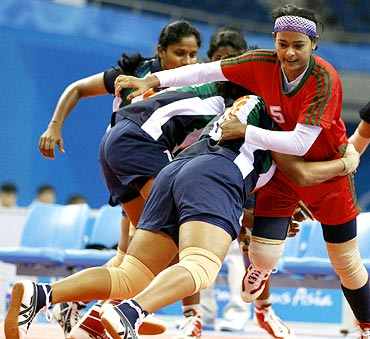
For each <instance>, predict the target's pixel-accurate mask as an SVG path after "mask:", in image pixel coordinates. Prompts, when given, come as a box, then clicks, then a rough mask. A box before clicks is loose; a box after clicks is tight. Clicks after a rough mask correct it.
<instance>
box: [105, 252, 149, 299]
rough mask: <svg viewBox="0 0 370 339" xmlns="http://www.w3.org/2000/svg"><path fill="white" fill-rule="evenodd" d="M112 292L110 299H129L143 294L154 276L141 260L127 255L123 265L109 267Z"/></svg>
mask: <svg viewBox="0 0 370 339" xmlns="http://www.w3.org/2000/svg"><path fill="white" fill-rule="evenodd" d="M108 270H109V274H110V277H111V283H112V286H111V291H110V295H109V299H120V300H122V299H127V298H131V297H133V296H135V295H136V294H138V293H139V292H141V291H142V290H143V289H144V288H145V287H147V286H148V285H149V283H150V282H151V281H152V280H153V278H154V274H153V273H152V272H151V271H150V269H149V268H148V267H146V266H145V265H144V264H143V263H142V262H141V261H140V260H138V259H136V258H135V257H133V256H131V255H128V254H126V255H125V256H124V258H123V261H122V264H121V265H120V266H118V267H109V268H108Z"/></svg>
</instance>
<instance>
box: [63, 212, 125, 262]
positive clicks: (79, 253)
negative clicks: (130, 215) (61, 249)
mask: <svg viewBox="0 0 370 339" xmlns="http://www.w3.org/2000/svg"><path fill="white" fill-rule="evenodd" d="M121 218H122V214H121V207H119V206H117V207H111V206H108V205H105V206H103V207H101V208H100V210H99V212H98V215H97V216H96V220H95V223H94V225H93V228H92V232H91V237H90V239H89V240H88V246H92V245H93V246H103V247H105V248H107V249H108V250H95V249H82V250H78V249H68V250H66V251H65V255H64V265H66V266H70V267H93V266H101V265H104V264H105V263H106V262H107V261H108V260H109V259H110V258H112V257H113V256H114V254H115V250H111V248H112V247H113V246H115V245H116V244H117V243H118V240H119V237H120V230H121V228H120V223H121Z"/></svg>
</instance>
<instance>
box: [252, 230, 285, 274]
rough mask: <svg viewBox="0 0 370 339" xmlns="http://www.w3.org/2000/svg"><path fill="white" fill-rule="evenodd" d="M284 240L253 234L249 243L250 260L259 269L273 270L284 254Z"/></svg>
mask: <svg viewBox="0 0 370 339" xmlns="http://www.w3.org/2000/svg"><path fill="white" fill-rule="evenodd" d="M283 251H284V240H275V239H267V238H260V237H255V236H252V239H251V243H250V245H249V260H250V261H251V263H252V264H253V266H254V267H255V268H257V269H261V270H267V271H271V270H273V269H274V268H275V267H276V266H277V264H278V262H279V259H280V257H281V255H282V254H283Z"/></svg>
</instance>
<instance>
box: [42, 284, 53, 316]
mask: <svg viewBox="0 0 370 339" xmlns="http://www.w3.org/2000/svg"><path fill="white" fill-rule="evenodd" d="M41 286H42V289H43V291H44V293H45V295H46V302H45V306H44V308H45V318H46V320H47V321H49V322H51V321H52V319H53V313H52V311H51V301H50V297H51V289H50V291H49V292H48V290H47V288H46V285H43V284H42V285H41Z"/></svg>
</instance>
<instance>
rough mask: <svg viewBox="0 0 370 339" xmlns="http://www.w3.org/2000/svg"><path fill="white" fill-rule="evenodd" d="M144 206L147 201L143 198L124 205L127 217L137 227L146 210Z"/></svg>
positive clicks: (137, 198)
mask: <svg viewBox="0 0 370 339" xmlns="http://www.w3.org/2000/svg"><path fill="white" fill-rule="evenodd" d="M144 204H145V200H144V199H143V198H142V197H141V196H139V197H136V198H134V199H132V200H130V201H128V202H125V203H123V204H122V206H123V209H124V210H125V212H126V215H127V217H128V218H129V219H130V221H131V223H132V224H133V225H134V226H135V227H136V226H137V224H138V223H139V219H140V216H141V214H142V212H143V209H144Z"/></svg>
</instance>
